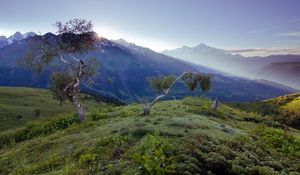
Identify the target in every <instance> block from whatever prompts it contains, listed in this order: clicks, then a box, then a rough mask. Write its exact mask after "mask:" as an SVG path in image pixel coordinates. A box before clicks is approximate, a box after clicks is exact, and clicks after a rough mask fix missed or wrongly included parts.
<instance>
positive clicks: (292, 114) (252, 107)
mask: <svg viewBox="0 0 300 175" xmlns="http://www.w3.org/2000/svg"><path fill="white" fill-rule="evenodd" d="M229 105H230V106H232V107H235V108H239V109H241V110H245V111H248V112H255V113H259V114H261V115H263V116H270V117H272V118H273V119H274V120H276V121H278V122H280V123H283V124H287V125H289V126H293V127H296V128H300V94H290V95H285V96H280V97H277V98H273V99H268V100H264V101H257V102H251V103H231V104H229Z"/></svg>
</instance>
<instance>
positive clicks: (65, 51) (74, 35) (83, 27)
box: [24, 19, 98, 122]
mask: <svg viewBox="0 0 300 175" xmlns="http://www.w3.org/2000/svg"><path fill="white" fill-rule="evenodd" d="M55 26H56V27H57V34H58V36H57V37H55V38H49V39H45V38H43V41H42V43H41V45H40V46H38V47H39V48H38V49H37V48H30V49H31V50H29V52H28V53H27V55H26V56H25V59H24V60H25V61H24V62H25V65H26V66H28V67H30V68H31V69H33V70H35V71H36V72H41V71H43V70H44V69H45V67H46V66H48V65H50V64H51V65H53V64H54V65H59V66H58V67H64V68H63V69H62V70H60V71H57V72H54V73H53V74H52V76H51V86H50V90H51V91H52V92H53V94H54V95H55V97H56V98H57V99H58V100H59V101H60V104H63V103H64V102H65V101H67V100H69V101H70V102H71V103H73V104H74V106H75V107H76V110H77V113H78V115H79V118H80V121H81V122H82V121H84V119H85V112H84V109H83V107H82V105H81V103H80V100H79V91H80V84H81V81H83V80H86V79H90V77H91V76H93V75H94V74H95V70H96V66H97V64H96V63H95V59H90V60H89V61H87V60H86V59H84V58H83V57H82V54H83V53H84V52H88V51H90V50H93V49H95V47H96V41H97V40H98V37H97V35H96V33H95V32H93V30H92V28H93V25H92V22H91V21H86V20H83V19H73V20H70V21H68V22H66V23H61V22H56V24H55ZM37 50H39V52H37ZM79 57H81V58H79ZM56 60H59V61H60V62H61V63H63V64H64V65H65V66H61V64H59V63H57V61H56Z"/></svg>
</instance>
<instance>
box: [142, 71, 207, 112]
mask: <svg viewBox="0 0 300 175" xmlns="http://www.w3.org/2000/svg"><path fill="white" fill-rule="evenodd" d="M211 79H212V75H210V74H202V73H191V72H184V73H182V74H181V75H179V76H178V77H176V76H174V75H168V76H158V77H149V78H148V81H149V83H150V85H151V87H152V89H154V90H155V91H156V92H157V93H160V95H158V96H156V97H155V98H154V100H152V101H151V102H145V103H144V104H143V108H144V113H143V114H144V115H149V114H150V111H151V109H152V107H153V106H154V105H155V104H156V102H158V101H159V100H160V99H162V98H164V97H166V96H167V95H168V94H169V92H170V91H171V89H172V87H173V86H174V85H175V83H176V82H177V81H179V80H183V82H184V83H185V85H186V87H187V89H188V90H190V91H194V90H195V89H196V88H197V87H198V86H200V89H201V90H202V92H206V91H208V90H209V89H210V88H211Z"/></svg>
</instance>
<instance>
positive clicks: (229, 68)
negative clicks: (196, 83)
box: [162, 44, 300, 89]
mask: <svg viewBox="0 0 300 175" xmlns="http://www.w3.org/2000/svg"><path fill="white" fill-rule="evenodd" d="M162 53H163V54H165V55H168V56H172V57H175V58H178V59H182V60H188V61H190V62H193V63H196V64H200V65H205V66H208V67H211V68H214V69H217V70H221V71H224V72H227V73H232V74H234V75H237V76H243V77H247V78H252V79H267V80H270V81H275V82H278V83H281V84H285V85H287V86H290V87H293V88H296V89H300V76H299V75H300V74H299V71H297V70H299V68H300V67H299V64H300V55H271V56H267V57H258V56H257V57H244V56H241V55H239V54H235V55H233V54H230V53H228V52H227V51H226V50H223V49H217V48H214V47H210V46H207V45H205V44H200V45H197V46H195V47H187V46H184V47H182V48H178V49H173V50H165V51H163V52H162Z"/></svg>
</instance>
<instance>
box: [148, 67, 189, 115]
mask: <svg viewBox="0 0 300 175" xmlns="http://www.w3.org/2000/svg"><path fill="white" fill-rule="evenodd" d="M187 73H188V72H184V73H182V74H181V75H180V76H178V77H177V78H176V79H175V80H174V81H173V82H172V84H171V85H170V87H169V88H168V89H166V90H164V93H163V94H161V95H159V96H157V97H155V99H154V100H153V101H152V102H151V103H144V115H149V114H150V111H151V108H152V107H153V106H154V105H155V103H156V102H158V100H160V99H161V98H164V97H165V96H167V95H168V94H169V92H170V90H171V88H172V87H173V86H174V84H175V83H176V82H177V81H178V80H180V79H181V78H182V77H183V76H184V75H185V74H187Z"/></svg>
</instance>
